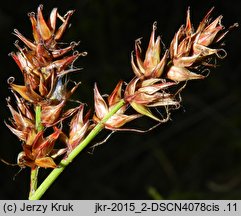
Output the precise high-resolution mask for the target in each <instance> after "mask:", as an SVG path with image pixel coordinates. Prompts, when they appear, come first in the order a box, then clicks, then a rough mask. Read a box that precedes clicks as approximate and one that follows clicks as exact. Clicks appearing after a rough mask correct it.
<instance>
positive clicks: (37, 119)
mask: <svg viewBox="0 0 241 216" xmlns="http://www.w3.org/2000/svg"><path fill="white" fill-rule="evenodd" d="M35 128H36V129H37V131H38V132H39V131H42V130H43V129H44V128H43V125H42V123H41V106H36V109H35Z"/></svg>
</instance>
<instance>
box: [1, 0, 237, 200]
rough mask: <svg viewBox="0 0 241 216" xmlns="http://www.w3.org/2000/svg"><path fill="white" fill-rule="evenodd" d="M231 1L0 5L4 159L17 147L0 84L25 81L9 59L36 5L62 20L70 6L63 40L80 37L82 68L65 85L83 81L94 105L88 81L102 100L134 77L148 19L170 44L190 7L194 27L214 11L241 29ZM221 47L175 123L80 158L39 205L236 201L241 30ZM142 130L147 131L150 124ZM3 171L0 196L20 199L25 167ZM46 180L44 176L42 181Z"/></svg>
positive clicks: (192, 85)
mask: <svg viewBox="0 0 241 216" xmlns="http://www.w3.org/2000/svg"><path fill="white" fill-rule="evenodd" d="M237 2H238V1H232V0H229V1H203V0H202V1H190V2H185V1H180V0H168V1H157V0H156V1H155V0H148V1H144V0H143V1H141V0H136V1H129V0H62V1H57V0H48V1H32V0H31V1H30V0H25V1H14V0H7V1H5V2H4V4H1V5H0V31H1V34H0V43H1V44H0V62H1V64H0V80H1V81H0V82H1V88H0V92H1V97H0V104H1V109H0V119H1V121H0V128H1V135H0V139H1V144H0V157H1V158H4V159H5V160H6V161H9V162H12V163H15V161H16V158H17V155H18V153H19V152H20V151H21V145H20V142H19V141H18V139H17V138H16V137H15V136H13V135H12V134H11V132H10V131H9V130H8V129H7V128H6V126H5V125H4V120H7V119H8V118H9V116H10V113H9V110H8V109H7V107H6V101H5V98H6V97H8V96H9V95H11V93H10V91H9V89H8V85H7V83H6V80H7V78H8V77H10V76H14V77H15V78H16V80H17V81H18V83H21V82H22V80H21V78H20V77H21V76H20V75H21V72H20V71H19V69H18V68H17V66H16V65H15V63H14V61H13V60H12V59H11V58H10V57H9V56H8V53H10V52H11V51H13V50H16V49H15V47H14V45H13V42H14V41H15V40H16V38H15V36H14V35H13V34H12V32H13V29H14V28H17V29H19V30H20V32H22V33H23V34H24V35H25V36H27V37H31V24H30V21H29V20H28V17H27V13H28V12H31V11H36V9H37V6H38V5H39V4H40V3H43V4H44V13H46V14H48V13H49V12H50V10H51V9H52V7H55V6H57V7H58V8H59V12H60V13H61V14H64V13H65V12H66V11H67V10H69V9H76V12H75V14H74V16H73V17H72V21H71V23H72V27H71V29H69V30H68V32H67V34H66V35H65V38H64V40H65V41H66V42H71V41H73V40H75V41H79V40H80V41H81V44H80V46H79V50H80V51H88V56H87V57H85V58H81V59H80V60H78V61H77V62H76V66H80V67H83V68H84V70H82V71H81V72H80V73H78V74H74V75H72V76H71V79H75V80H81V81H82V85H81V86H80V88H79V90H78V94H79V95H75V97H78V98H79V99H80V100H82V101H85V102H88V103H90V104H92V103H93V102H92V98H93V93H92V89H93V84H94V82H98V85H99V88H100V91H101V92H102V93H110V92H111V91H112V89H113V88H114V86H115V84H116V83H117V82H118V80H120V79H124V80H126V81H129V80H130V79H131V77H132V76H133V74H132V70H131V67H130V53H131V51H132V50H133V48H134V41H135V39H137V38H140V37H143V39H142V43H143V48H145V47H146V45H147V43H148V40H149V36H150V33H151V29H152V23H153V22H154V21H157V22H158V30H157V33H158V34H160V35H161V36H162V40H163V42H164V43H165V44H166V46H167V47H168V45H169V43H170V41H171V40H172V37H173V36H174V34H175V32H176V31H177V29H178V28H179V26H180V25H181V24H183V23H184V22H185V16H186V10H187V8H188V6H191V15H192V20H193V23H194V24H195V26H197V25H198V23H199V22H200V20H201V19H202V17H203V16H204V15H205V14H206V12H207V11H208V10H209V9H210V8H211V7H212V6H215V11H214V13H213V17H216V16H218V15H219V14H223V15H224V19H223V23H224V25H226V26H229V25H231V24H233V23H234V22H239V23H241V21H240V19H241V15H240V11H241V6H240V5H237V4H235V3H237ZM226 44H227V45H226V51H227V52H228V56H227V58H226V59H225V60H223V61H219V62H218V64H219V65H220V66H219V67H218V68H216V69H212V72H211V74H210V76H209V77H208V78H207V79H206V80H204V81H193V82H189V83H188V86H187V87H186V89H185V91H184V92H183V94H182V98H183V103H182V108H181V109H179V110H178V111H175V112H174V113H173V115H172V121H170V122H168V123H167V124H165V125H162V126H160V127H159V128H157V129H155V130H154V131H152V132H150V133H148V134H136V133H130V132H128V133H116V134H114V135H113V136H112V137H111V139H110V140H109V141H108V142H107V143H105V144H104V145H102V146H100V147H98V148H96V150H95V151H94V154H89V153H88V152H87V151H85V152H82V153H81V154H80V155H79V157H78V158H77V159H76V160H75V161H74V162H73V163H72V165H71V166H69V167H68V168H67V169H66V170H65V171H64V173H63V174H62V175H61V176H60V177H59V178H58V180H57V181H56V182H55V183H54V184H53V185H52V187H51V188H50V189H49V190H48V191H47V193H46V195H44V197H43V199H156V198H163V199H241V133H240V131H241V130H240V129H241V112H240V110H241V102H240V96H241V95H240V94H241V87H240V80H241V76H240V74H241V61H240V60H241V57H240V52H241V32H240V29H236V30H235V31H234V32H232V33H231V34H230V35H228V36H227V38H226ZM140 124H141V125H142V127H144V128H145V127H146V128H148V127H149V126H150V125H151V124H153V122H150V121H148V120H143V121H141V122H140ZM101 138H102V137H101V136H100V137H99V139H101ZM0 169H1V170H0V185H1V188H0V198H1V199H26V198H27V197H28V189H29V171H30V170H29V169H28V168H27V169H24V170H22V171H21V172H20V173H19V174H18V175H17V177H16V179H15V181H13V177H14V175H15V174H16V173H17V172H18V170H19V168H17V167H11V166H7V165H5V164H2V163H0ZM47 173H48V170H42V172H41V178H44V177H45V175H46V174H47Z"/></svg>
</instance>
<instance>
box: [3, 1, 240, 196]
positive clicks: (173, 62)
mask: <svg viewBox="0 0 241 216" xmlns="http://www.w3.org/2000/svg"><path fill="white" fill-rule="evenodd" d="M212 11H213V8H212V9H211V10H209V11H208V13H207V14H206V15H205V16H204V18H203V20H201V22H200V24H199V25H198V27H197V28H194V26H193V25H192V23H191V19H190V10H189V9H188V10H187V18H186V23H185V25H182V26H181V27H180V28H179V29H178V31H177V32H176V33H175V35H174V37H173V39H172V41H171V43H170V45H169V47H168V49H164V48H163V47H161V44H162V42H161V38H160V36H158V37H156V35H155V34H156V29H157V24H156V23H154V24H153V26H152V33H151V36H150V41H149V45H148V47H147V49H146V51H143V50H142V48H141V39H137V40H136V41H135V44H134V51H133V52H132V53H131V58H130V62H131V66H132V70H133V72H134V73H133V74H132V78H130V81H124V80H120V81H119V82H118V83H117V85H116V87H115V88H114V90H113V91H112V93H110V94H109V96H108V97H107V98H105V97H103V96H102V94H101V93H100V92H99V89H98V86H97V84H95V85H94V92H93V93H94V112H91V111H88V110H86V105H85V104H84V103H81V102H78V103H75V104H77V105H76V106H75V107H72V108H69V106H67V104H68V103H69V101H70V98H71V95H72V94H73V93H74V92H75V91H77V88H78V86H79V84H80V83H76V82H74V81H71V80H70V79H69V74H70V73H73V72H76V71H79V70H80V69H79V68H76V67H74V66H73V65H74V62H75V60H76V59H78V58H79V57H83V56H85V55H86V54H87V53H86V52H78V51H77V50H76V47H77V46H78V45H79V43H77V42H71V43H69V44H67V45H66V43H63V42H61V39H62V37H63V34H64V33H65V31H66V30H67V29H68V27H69V22H70V18H71V16H72V15H73V13H74V11H73V10H70V11H68V12H67V13H66V14H65V15H64V16H62V15H60V14H59V12H58V9H57V8H54V9H53V10H52V12H51V13H50V16H49V18H48V19H46V18H45V17H44V16H43V6H42V5H40V6H39V7H38V9H37V13H34V12H31V13H29V14H28V16H29V19H30V21H31V24H32V32H33V39H28V38H27V37H25V36H24V35H23V34H21V33H20V32H19V31H18V30H16V29H15V30H14V34H15V35H16V37H17V38H18V39H19V40H20V42H21V44H20V42H19V41H16V42H15V46H16V48H17V51H16V52H12V53H10V55H11V57H12V58H13V60H14V61H15V62H16V64H17V66H18V67H19V69H20V70H21V73H22V76H23V80H24V82H23V83H22V84H21V83H18V80H15V79H14V77H10V78H9V79H8V84H9V87H10V89H11V92H12V94H13V96H14V99H11V98H10V97H9V98H7V106H8V108H9V110H10V112H11V115H12V117H11V118H10V119H9V121H7V122H6V126H7V127H8V128H9V129H10V130H11V132H12V133H13V134H15V135H16V136H17V137H18V139H19V140H20V141H21V146H22V151H21V152H20V153H19V154H18V157H17V165H18V166H20V167H21V168H29V169H30V192H29V199H30V200H37V199H40V198H41V197H42V195H43V194H44V193H45V192H46V191H47V189H48V188H49V187H50V186H51V185H52V183H53V182H54V181H55V180H56V179H57V177H58V176H59V175H60V174H61V173H62V172H63V171H64V169H65V168H66V167H67V166H68V165H69V164H70V163H71V162H72V161H73V160H74V158H75V157H76V156H78V155H79V153H80V152H81V151H82V150H83V149H85V148H86V147H87V146H88V145H89V146H91V141H92V140H93V139H94V138H95V137H96V136H97V135H98V134H99V133H100V132H101V131H102V130H103V129H106V130H109V131H111V132H113V131H118V130H128V129H126V128H123V126H124V125H125V124H126V123H128V122H131V121H134V120H135V119H138V118H143V117H147V118H151V119H152V120H153V121H154V122H156V123H155V126H154V127H152V128H150V129H149V130H151V129H153V128H155V127H157V126H158V125H160V124H163V123H165V122H167V121H168V120H169V119H170V115H171V111H172V110H175V109H178V108H179V107H180V104H181V102H182V98H181V93H182V91H183V89H184V88H185V86H186V84H187V82H188V81H190V80H196V79H198V80H202V79H204V78H206V77H207V75H208V74H209V68H211V67H214V66H215V63H216V59H223V58H225V57H226V51H225V50H224V48H223V39H224V38H225V36H226V35H227V33H228V32H229V31H230V29H231V28H233V27H236V26H237V24H234V25H232V26H231V27H229V28H228V29H226V28H225V27H224V26H223V25H222V24H221V20H222V16H218V17H217V18H216V19H212V18H211V13H212ZM59 23H60V25H59ZM67 107H68V108H67ZM130 130H133V129H130ZM149 130H147V131H149ZM134 131H135V130H134ZM92 147H93V144H92ZM43 168H44V169H46V168H48V169H52V171H51V172H50V174H49V175H48V176H47V178H46V179H45V180H44V181H43V182H41V184H39V183H38V172H39V170H42V169H43Z"/></svg>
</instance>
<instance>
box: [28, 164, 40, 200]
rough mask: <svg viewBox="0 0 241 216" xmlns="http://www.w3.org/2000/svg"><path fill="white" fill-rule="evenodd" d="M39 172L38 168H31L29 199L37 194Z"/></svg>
mask: <svg viewBox="0 0 241 216" xmlns="http://www.w3.org/2000/svg"><path fill="white" fill-rule="evenodd" d="M38 171H39V167H38V166H36V167H34V168H31V174H30V191H29V197H31V196H32V195H33V194H34V193H35V191H36V189H37V187H38Z"/></svg>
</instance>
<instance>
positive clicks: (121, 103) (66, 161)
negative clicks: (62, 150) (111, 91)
mask: <svg viewBox="0 0 241 216" xmlns="http://www.w3.org/2000/svg"><path fill="white" fill-rule="evenodd" d="M124 105H125V101H124V99H122V100H120V101H119V102H118V103H117V104H116V105H115V106H114V107H113V108H112V109H111V111H110V112H109V113H108V114H107V115H106V116H105V117H104V118H103V119H102V120H101V121H100V122H99V123H98V124H97V125H96V126H95V127H94V128H93V129H92V131H91V132H90V133H89V134H88V135H87V136H86V138H85V139H84V140H83V141H82V142H81V143H80V144H79V145H78V146H77V147H76V148H75V149H74V150H73V151H72V152H71V153H70V154H69V155H68V157H67V158H65V159H63V160H62V161H61V162H60V164H59V166H58V167H57V168H55V169H54V170H53V171H52V172H51V173H50V174H49V175H48V176H47V178H46V179H45V180H44V181H43V183H42V184H41V185H40V186H39V187H38V189H37V190H36V191H35V193H34V194H32V195H31V196H30V197H29V200H39V199H40V198H41V197H42V196H43V194H44V193H45V192H46V191H47V190H48V188H49V187H50V186H51V185H52V184H53V182H54V181H55V180H56V179H57V178H58V176H59V175H60V174H61V173H62V172H63V171H64V169H65V168H66V167H67V166H68V165H69V164H70V163H71V162H72V161H73V159H74V158H75V157H76V156H77V155H78V154H79V153H80V152H81V151H82V150H83V149H84V148H85V147H86V146H87V145H88V144H89V143H90V142H91V141H92V140H93V139H94V138H95V137H96V136H97V135H98V134H99V132H100V131H101V130H102V129H103V128H104V126H105V125H104V124H105V122H106V121H107V120H108V119H109V118H111V117H112V116H113V115H114V114H115V113H116V112H117V111H118V110H119V109H120V108H121V107H122V106H124Z"/></svg>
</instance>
